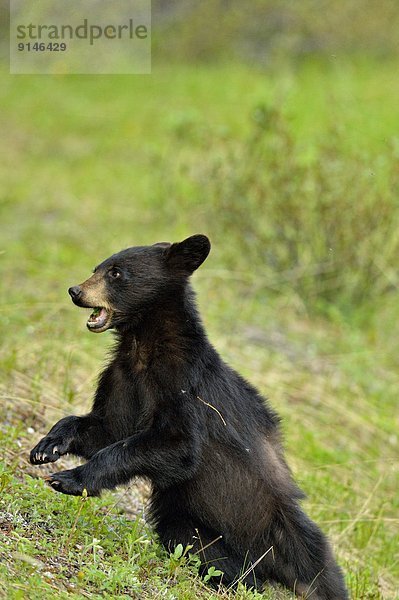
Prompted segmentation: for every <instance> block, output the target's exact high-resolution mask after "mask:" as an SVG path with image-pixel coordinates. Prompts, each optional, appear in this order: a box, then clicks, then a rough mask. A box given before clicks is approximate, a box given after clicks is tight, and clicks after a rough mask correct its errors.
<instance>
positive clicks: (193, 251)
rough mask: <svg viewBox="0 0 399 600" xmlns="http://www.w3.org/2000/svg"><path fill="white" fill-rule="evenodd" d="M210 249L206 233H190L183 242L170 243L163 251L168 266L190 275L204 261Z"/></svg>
mask: <svg viewBox="0 0 399 600" xmlns="http://www.w3.org/2000/svg"><path fill="white" fill-rule="evenodd" d="M210 249H211V243H210V241H209V240H208V238H207V237H206V235H201V234H198V235H192V236H191V237H189V238H187V239H186V240H184V241H183V242H179V243H176V244H172V245H171V246H170V248H167V249H166V250H165V252H164V255H165V258H166V261H167V263H168V265H169V266H170V267H172V268H173V269H177V270H179V271H184V272H186V273H188V274H189V275H191V273H193V272H194V271H195V270H196V269H198V267H199V266H200V265H201V264H202V263H203V262H204V260H205V259H206V257H207V256H208V254H209V251H210Z"/></svg>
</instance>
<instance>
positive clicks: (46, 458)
mask: <svg viewBox="0 0 399 600" xmlns="http://www.w3.org/2000/svg"><path fill="white" fill-rule="evenodd" d="M68 445H69V444H68V442H66V441H64V440H62V439H60V438H58V439H57V438H54V437H52V436H51V437H50V436H47V435H46V437H44V438H43V439H42V440H40V442H39V443H38V444H37V445H36V446H35V447H34V448H33V450H31V453H30V457H29V459H30V462H31V463H32V465H43V464H46V463H49V462H55V461H56V460H58V459H59V458H60V456H62V455H63V454H66V453H67V451H68Z"/></svg>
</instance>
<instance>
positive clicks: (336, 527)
mask: <svg viewBox="0 0 399 600" xmlns="http://www.w3.org/2000/svg"><path fill="white" fill-rule="evenodd" d="M396 72H397V65H395V64H388V63H385V64H380V65H374V66H373V65H367V64H349V63H345V62H340V61H333V60H332V61H330V63H319V64H317V63H314V64H309V65H307V66H306V65H304V66H303V67H301V69H300V70H298V71H296V70H293V69H283V70H282V71H281V72H278V73H277V72H275V73H269V74H266V73H264V72H257V71H255V70H250V69H247V68H244V67H238V66H237V67H235V68H231V67H229V68H227V67H226V68H224V67H212V68H210V67H208V68H205V67H196V68H195V69H194V68H189V67H187V66H180V67H179V66H176V65H175V66H173V67H170V68H164V69H160V68H157V69H155V71H154V73H153V75H152V76H148V77H117V76H115V77H54V78H50V77H27V76H26V77H10V76H8V75H5V74H3V75H2V77H1V79H2V81H1V86H0V106H1V108H2V111H1V117H0V118H1V121H2V136H1V142H0V190H1V196H0V201H1V241H0V265H1V286H0V302H1V305H0V316H1V318H0V339H1V346H0V361H1V362H0V367H1V381H2V383H1V387H0V396H1V404H0V405H1V412H0V443H1V447H2V458H1V461H0V597H4V598H7V599H9V598H10V599H13V598H26V597H28V598H47V597H48V598H50V597H56V598H69V597H72V598H73V597H76V598H78V597H79V598H80V597H82V596H83V597H90V598H97V597H106V598H113V597H134V598H136V597H137V598H140V599H141V598H148V599H153V598H164V597H165V598H168V599H170V600H172V599H173V598H178V599H186V598H194V597H198V598H204V599H205V598H229V597H233V595H232V594H231V593H230V592H229V593H228V592H222V591H220V593H219V594H216V593H215V592H211V591H209V590H208V588H206V586H204V585H203V584H202V583H201V582H200V581H199V580H198V577H197V575H196V571H195V564H194V563H193V562H192V561H191V563H190V561H187V559H185V558H184V557H183V558H176V557H169V556H168V555H167V554H166V553H165V552H164V551H163V550H162V549H161V548H160V547H159V545H158V544H157V542H156V539H155V537H154V535H153V534H152V532H151V531H150V530H149V529H148V528H147V527H146V525H145V524H144V523H143V520H142V511H141V509H140V508H139V507H140V506H141V505H142V496H143V493H144V492H143V487H142V486H141V485H140V486H138V487H137V486H136V485H135V484H132V485H131V486H130V488H129V490H128V491H127V492H126V491H124V490H122V491H120V492H116V493H109V494H106V495H105V496H104V497H103V498H101V499H92V498H89V499H87V500H85V501H82V500H81V499H76V498H67V497H64V496H60V495H57V494H55V493H53V492H52V491H51V490H50V489H48V488H47V487H46V485H45V483H44V482H43V481H42V480H41V476H42V475H44V474H45V473H48V472H51V469H54V467H42V468H37V467H35V468H33V467H31V466H30V465H29V464H28V462H27V458H28V453H29V449H30V448H31V447H32V446H33V445H34V443H35V442H36V441H37V440H38V438H39V437H40V436H41V435H42V434H43V433H45V432H46V430H47V429H48V427H49V426H50V425H51V424H52V423H53V422H54V421H55V420H56V419H58V418H60V417H61V416H63V415H65V414H70V413H73V412H75V413H82V412H84V411H85V410H88V408H89V406H90V398H91V395H92V392H93V387H94V384H95V378H96V376H97V374H98V372H99V370H100V368H101V365H102V364H103V362H104V359H105V355H106V351H107V348H108V347H109V346H110V343H111V336H110V335H108V334H105V335H103V336H90V335H89V334H88V333H87V332H86V330H85V327H84V320H85V315H84V314H82V312H81V311H79V310H77V309H76V308H75V307H73V306H72V304H71V303H70V301H69V300H68V297H67V294H66V289H67V288H68V287H69V286H70V285H72V284H76V283H78V282H80V281H82V280H83V279H84V278H86V276H87V275H88V274H89V273H90V271H91V269H92V268H93V266H94V265H95V264H96V263H98V262H99V261H100V260H101V259H102V258H105V257H106V256H108V255H109V254H111V253H112V252H114V251H117V250H119V249H121V248H122V247H126V246H129V245H132V244H142V243H144V244H147V243H151V242H155V241H160V240H178V239H182V238H183V237H184V236H186V235H189V234H191V233H194V232H197V231H203V232H204V233H208V234H209V235H210V237H211V238H212V242H213V250H212V253H211V256H210V257H209V259H208V261H207V262H206V263H205V265H204V267H202V268H201V270H200V271H199V272H198V274H197V275H196V276H195V281H194V284H195V287H196V289H197V291H198V294H199V304H200V308H201V311H202V314H203V316H204V320H205V323H206V326H207V329H208V331H209V334H210V337H211V339H212V341H213V342H214V344H215V346H216V347H217V348H218V350H219V351H220V352H221V353H222V355H223V356H224V357H225V358H226V360H227V361H228V362H229V363H230V364H232V365H233V366H234V367H236V368H237V369H238V370H239V371H240V372H241V373H242V374H244V375H245V376H246V377H247V378H248V379H249V380H250V381H252V382H253V383H254V384H255V385H257V386H258V387H259V388H260V389H261V391H262V392H263V393H264V394H265V395H267V396H268V397H269V398H270V402H271V403H272V405H273V406H274V407H275V408H276V409H277V410H278V411H279V413H280V414H281V416H282V417H283V429H284V434H285V440H286V449H287V456H288V460H289V463H290V465H291V466H292V468H293V471H294V474H295V477H296V478H297V480H298V481H299V483H300V484H301V486H302V487H303V489H304V490H305V491H306V493H307V496H308V499H307V500H306V502H305V507H306V510H307V511H308V512H309V514H310V515H311V516H312V518H313V519H314V520H316V521H317V522H318V523H320V525H321V526H322V528H323V530H324V531H325V532H326V533H327V534H328V535H329V537H330V539H331V541H332V543H333V546H334V551H335V553H336V555H337V558H338V560H339V562H340V564H341V565H342V566H343V568H344V570H345V572H346V577H347V582H348V586H349V588H350V590H351V594H352V598H354V599H370V600H374V599H393V598H398V597H399V596H398V594H397V590H398V588H399V555H398V542H397V540H398V535H399V531H398V529H399V528H398V524H399V519H398V508H399V499H398V494H397V490H398V488H399V479H398V444H399V440H398V434H397V429H398V413H397V387H398V370H397V358H396V357H397V355H398V349H399V348H398V339H399V335H398V334H399V332H398V325H397V323H398V308H397V300H396V297H395V291H396V290H397V286H398V276H397V269H395V257H396V252H397V222H398V215H399V207H398V203H397V194H396V192H397V182H398V171H397V157H398V138H397V132H396V130H395V127H396V118H397V108H396V98H397V95H398V91H399V90H398V85H399V84H398V79H397V77H396ZM370 173H373V175H370ZM322 209H323V210H325V212H324V213H322ZM322 214H323V215H324V217H323V218H321V217H320V215H322ZM369 240H370V241H369ZM330 243H332V247H333V258H331V257H329V255H328V256H327V258H328V261H327V266H328V268H329V269H330V270H329V271H328V273H329V274H328V276H326V275H325V273H324V272H323V270H322V269H319V267H320V266H322V265H324V264H325V262H326V257H325V253H326V248H327V251H328V248H329V244H330ZM288 250H289V251H288ZM376 265H377V266H376ZM70 460H72V459H68V461H70ZM62 464H64V465H65V464H66V462H65V461H64V462H63V463H61V462H60V466H58V465H56V467H55V468H56V469H58V468H62ZM68 464H71V463H70V462H69V463H68ZM187 562H189V564H186V563H187ZM235 597H237V598H239V600H249V599H254V598H260V596H259V595H258V596H256V595H255V594H251V593H249V592H246V591H245V590H244V589H240V590H239V592H238V593H237V594H236V596H235ZM263 597H265V598H267V597H270V598H277V597H279V598H289V597H290V595H289V594H287V593H286V592H283V591H279V592H277V591H271V590H270V591H268V592H265V595H264V596H263Z"/></svg>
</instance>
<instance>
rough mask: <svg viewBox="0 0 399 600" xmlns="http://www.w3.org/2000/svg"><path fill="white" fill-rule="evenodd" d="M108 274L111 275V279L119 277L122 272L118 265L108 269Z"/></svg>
mask: <svg viewBox="0 0 399 600" xmlns="http://www.w3.org/2000/svg"><path fill="white" fill-rule="evenodd" d="M108 275H109V276H110V277H111V279H118V277H120V276H121V275H122V273H121V272H120V270H119V269H118V268H117V267H112V269H110V270H109V271H108Z"/></svg>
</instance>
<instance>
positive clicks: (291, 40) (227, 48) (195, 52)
mask: <svg viewBox="0 0 399 600" xmlns="http://www.w3.org/2000/svg"><path fill="white" fill-rule="evenodd" d="M152 6H153V24H154V50H155V56H156V57H159V58H160V59H165V58H168V59H177V60H180V61H185V60H189V61H190V60H191V61H197V60H201V61H211V60H215V58H219V59H220V58H222V59H226V58H227V59H231V58H232V57H234V58H235V59H238V60H250V61H253V60H255V61H256V62H258V63H261V64H267V65H271V64H273V63H274V62H275V61H276V60H278V59H287V58H288V59H292V58H294V59H295V58H300V57H303V56H307V55H309V54H312V55H314V54H327V55H331V54H340V53H362V54H372V55H374V56H378V57H385V56H390V55H397V54H398V51H399V45H398V30H399V11H398V7H397V1H396V0H378V1H377V0H363V1H362V2H360V1H359V0H346V2H342V0H301V1H296V2H295V1H293V0H251V3H250V4H248V3H245V2H242V1H240V0H202V1H201V2H195V0H183V1H182V0H153V3H152Z"/></svg>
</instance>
